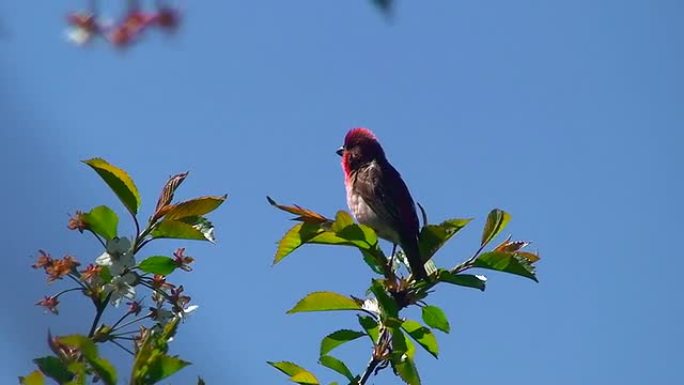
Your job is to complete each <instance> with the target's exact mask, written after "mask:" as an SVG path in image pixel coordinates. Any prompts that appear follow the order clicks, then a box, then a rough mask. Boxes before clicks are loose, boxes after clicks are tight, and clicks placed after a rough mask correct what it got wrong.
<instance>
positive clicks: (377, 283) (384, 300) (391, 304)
mask: <svg viewBox="0 0 684 385" xmlns="http://www.w3.org/2000/svg"><path fill="white" fill-rule="evenodd" d="M370 291H371V293H373V295H375V298H376V299H377V300H378V304H379V305H380V309H381V310H382V315H383V317H389V318H398V317H399V305H397V302H396V301H395V300H394V298H393V297H392V296H391V295H389V293H387V291H385V287H384V285H383V283H382V281H381V280H379V279H374V280H373V283H372V284H371V287H370Z"/></svg>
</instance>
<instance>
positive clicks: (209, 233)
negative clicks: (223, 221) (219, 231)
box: [180, 217, 216, 243]
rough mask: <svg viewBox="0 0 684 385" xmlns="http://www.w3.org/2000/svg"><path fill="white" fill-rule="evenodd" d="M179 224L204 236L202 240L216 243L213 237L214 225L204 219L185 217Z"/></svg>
mask: <svg viewBox="0 0 684 385" xmlns="http://www.w3.org/2000/svg"><path fill="white" fill-rule="evenodd" d="M180 221H181V222H184V223H187V224H189V225H191V226H192V227H193V228H194V229H195V230H198V231H199V232H200V233H202V235H203V236H204V239H205V240H207V241H209V242H211V243H216V237H215V236H214V224H213V223H211V222H210V221H209V220H208V219H207V218H205V217H186V218H183V219H181V220H180Z"/></svg>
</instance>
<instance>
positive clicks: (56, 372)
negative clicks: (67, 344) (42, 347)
mask: <svg viewBox="0 0 684 385" xmlns="http://www.w3.org/2000/svg"><path fill="white" fill-rule="evenodd" d="M33 363H35V364H36V366H38V368H39V369H40V371H41V372H43V374H45V375H46V376H48V377H50V378H52V379H53V380H55V381H57V383H60V384H61V383H64V382H67V381H71V379H72V378H74V374H73V373H71V372H70V371H69V370H68V369H67V367H66V364H65V363H63V362H62V361H61V360H60V359H59V358H57V357H54V356H45V357H40V358H36V359H34V360H33Z"/></svg>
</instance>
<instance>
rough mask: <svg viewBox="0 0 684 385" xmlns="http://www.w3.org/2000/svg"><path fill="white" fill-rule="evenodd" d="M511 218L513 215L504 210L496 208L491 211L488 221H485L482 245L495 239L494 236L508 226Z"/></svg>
mask: <svg viewBox="0 0 684 385" xmlns="http://www.w3.org/2000/svg"><path fill="white" fill-rule="evenodd" d="M510 220H511V215H510V214H508V213H507V212H505V211H503V210H499V209H494V210H492V211H490V212H489V215H487V222H486V223H485V227H484V230H483V231H482V243H481V245H482V246H484V245H486V244H488V243H489V242H490V241H491V240H492V239H494V237H496V236H497V235H498V234H499V233H500V232H501V230H503V229H504V228H505V227H506V225H507V224H508V221H510Z"/></svg>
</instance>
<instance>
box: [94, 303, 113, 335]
mask: <svg viewBox="0 0 684 385" xmlns="http://www.w3.org/2000/svg"><path fill="white" fill-rule="evenodd" d="M110 298H112V292H109V294H107V297H106V298H105V300H104V301H102V302H101V303H99V304H97V305H96V306H95V308H96V310H97V312H96V313H95V319H94V320H93V324H92V325H91V326H90V332H88V337H89V338H92V337H93V336H94V335H95V331H96V330H97V324H99V323H100V318H102V313H104V311H105V309H106V308H107V305H108V304H109V299H110Z"/></svg>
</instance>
